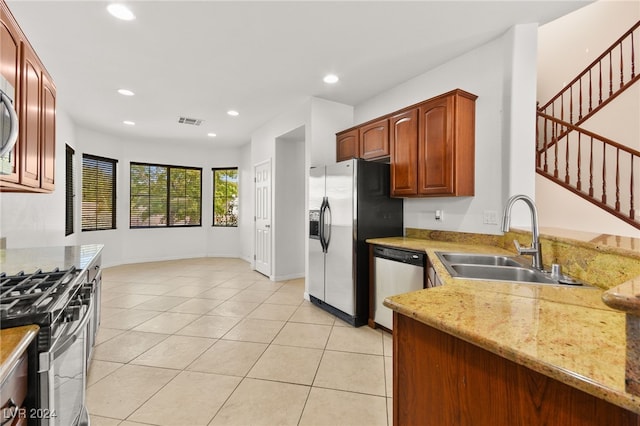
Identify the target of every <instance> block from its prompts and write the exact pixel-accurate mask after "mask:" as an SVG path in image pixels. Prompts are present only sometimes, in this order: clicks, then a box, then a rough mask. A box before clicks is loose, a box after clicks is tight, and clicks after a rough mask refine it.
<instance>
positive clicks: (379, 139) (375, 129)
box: [360, 119, 389, 160]
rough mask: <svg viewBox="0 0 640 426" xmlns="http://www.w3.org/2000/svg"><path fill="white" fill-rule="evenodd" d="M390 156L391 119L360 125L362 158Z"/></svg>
mask: <svg viewBox="0 0 640 426" xmlns="http://www.w3.org/2000/svg"><path fill="white" fill-rule="evenodd" d="M387 156H389V120H387V119H384V120H379V121H376V122H375V123H370V124H367V125H366V126H362V127H360V158H364V159H365V160H371V159H374V158H383V157H387Z"/></svg>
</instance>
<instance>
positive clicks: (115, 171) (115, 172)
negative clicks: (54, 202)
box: [81, 153, 118, 232]
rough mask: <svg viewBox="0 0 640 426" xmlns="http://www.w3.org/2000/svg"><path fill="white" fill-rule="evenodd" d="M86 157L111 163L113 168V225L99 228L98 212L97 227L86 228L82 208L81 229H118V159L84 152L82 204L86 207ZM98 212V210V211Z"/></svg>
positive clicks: (84, 230) (89, 230)
mask: <svg viewBox="0 0 640 426" xmlns="http://www.w3.org/2000/svg"><path fill="white" fill-rule="evenodd" d="M85 159H90V160H94V161H97V162H101V163H102V164H103V165H106V164H110V165H111V167H112V170H113V174H112V176H113V180H112V182H110V183H111V226H110V227H106V228H99V227H98V216H97V214H96V217H95V222H96V223H95V227H92V228H85V221H84V218H85V214H84V208H82V211H81V229H82V232H92V231H108V230H113V229H117V223H116V210H117V206H116V199H117V196H116V190H117V181H118V177H117V175H118V160H116V159H114V158H107V157H101V156H98V155H93V154H87V153H83V154H82V204H83V206H82V207H84V202H85V201H84V195H85V191H84V185H85ZM96 213H97V211H96Z"/></svg>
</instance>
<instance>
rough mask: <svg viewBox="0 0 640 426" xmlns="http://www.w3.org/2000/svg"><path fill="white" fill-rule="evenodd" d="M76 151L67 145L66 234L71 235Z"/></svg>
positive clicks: (65, 174)
mask: <svg viewBox="0 0 640 426" xmlns="http://www.w3.org/2000/svg"><path fill="white" fill-rule="evenodd" d="M74 154H75V151H74V150H73V148H71V147H70V146H69V145H65V171H64V176H65V183H64V184H65V209H64V235H65V236H67V235H71V234H73V232H74V229H73V219H74V216H73V205H74V202H73V201H74V200H73V199H74V197H75V193H74V191H73V189H74V187H73V156H74Z"/></svg>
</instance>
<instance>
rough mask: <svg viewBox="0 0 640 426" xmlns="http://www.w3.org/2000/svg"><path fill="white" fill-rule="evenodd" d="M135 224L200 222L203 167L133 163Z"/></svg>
mask: <svg viewBox="0 0 640 426" xmlns="http://www.w3.org/2000/svg"><path fill="white" fill-rule="evenodd" d="M130 182H131V204H130V222H129V226H130V227H131V228H160V227H170V226H171V227H173V226H200V224H201V219H202V169H198V168H194V167H178V166H163V165H159V164H143V163H131V181H130Z"/></svg>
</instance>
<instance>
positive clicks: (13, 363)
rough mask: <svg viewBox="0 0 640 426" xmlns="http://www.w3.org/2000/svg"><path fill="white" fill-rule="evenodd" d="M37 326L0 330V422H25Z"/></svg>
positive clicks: (12, 425)
mask: <svg viewBox="0 0 640 426" xmlns="http://www.w3.org/2000/svg"><path fill="white" fill-rule="evenodd" d="M37 334H38V326H35V325H27V326H23V327H13V328H5V329H2V330H0V401H1V402H2V406H0V410H1V412H2V416H1V417H2V418H1V421H2V425H3V426H4V425H6V426H18V425H26V424H27V418H28V417H29V416H28V413H29V410H28V408H27V407H28V400H29V398H30V396H29V395H30V393H29V392H28V391H29V380H30V379H29V368H28V365H29V363H30V362H31V361H32V354H33V353H34V350H33V349H34V348H35V346H34V345H35V342H34V339H35V337H36V335H37Z"/></svg>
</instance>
